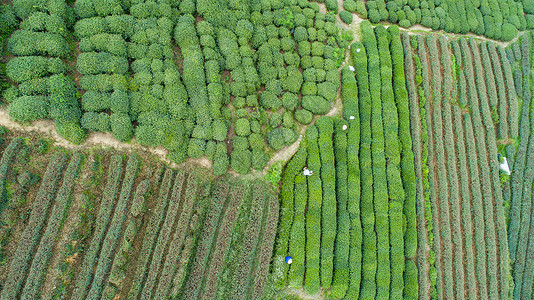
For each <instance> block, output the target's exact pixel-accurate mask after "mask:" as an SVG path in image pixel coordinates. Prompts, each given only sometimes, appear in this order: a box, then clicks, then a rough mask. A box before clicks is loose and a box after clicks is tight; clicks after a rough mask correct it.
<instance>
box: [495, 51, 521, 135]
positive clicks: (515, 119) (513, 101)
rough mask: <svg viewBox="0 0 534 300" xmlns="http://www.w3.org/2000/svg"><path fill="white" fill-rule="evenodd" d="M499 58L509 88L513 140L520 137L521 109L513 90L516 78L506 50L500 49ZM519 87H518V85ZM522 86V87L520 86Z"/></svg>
mask: <svg viewBox="0 0 534 300" xmlns="http://www.w3.org/2000/svg"><path fill="white" fill-rule="evenodd" d="M498 51H499V57H500V59H501V64H502V68H503V72H504V82H505V85H506V86H507V87H510V88H507V89H506V91H507V93H506V94H507V98H508V123H509V124H510V125H509V127H510V128H509V129H508V130H509V135H510V137H511V138H513V139H515V138H517V135H518V130H519V128H518V126H519V108H518V100H517V95H516V93H515V90H514V89H513V88H511V87H512V86H513V85H514V78H513V74H512V67H511V66H510V62H509V61H508V60H507V59H505V56H506V55H505V53H504V48H502V47H499V48H498ZM516 86H518V85H516ZM519 86H521V85H519Z"/></svg>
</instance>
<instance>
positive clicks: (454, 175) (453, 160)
mask: <svg viewBox="0 0 534 300" xmlns="http://www.w3.org/2000/svg"><path fill="white" fill-rule="evenodd" d="M439 47H440V50H441V64H442V66H443V69H444V70H445V71H444V74H443V75H444V76H443V99H442V101H441V107H442V108H441V114H442V120H443V123H442V125H443V143H444V148H445V157H446V162H447V163H446V172H447V180H448V183H449V198H448V202H449V210H450V216H451V234H452V236H451V238H452V243H453V244H454V246H455V247H454V252H453V255H454V256H453V269H454V281H455V282H458V283H459V284H457V285H456V288H455V292H456V295H457V297H463V296H464V295H465V290H464V281H465V278H466V276H465V274H464V259H465V258H464V245H463V239H462V235H463V233H462V225H461V211H460V201H461V200H460V193H459V186H458V184H459V183H458V169H457V167H456V166H457V157H456V151H455V149H454V146H455V137H454V133H453V121H452V113H451V102H452V101H453V98H452V95H451V93H450V91H451V90H452V87H453V75H452V72H453V71H454V70H453V68H452V59H451V51H450V49H449V41H448V39H447V38H446V37H444V36H442V37H440V38H439ZM490 70H491V69H490Z"/></svg>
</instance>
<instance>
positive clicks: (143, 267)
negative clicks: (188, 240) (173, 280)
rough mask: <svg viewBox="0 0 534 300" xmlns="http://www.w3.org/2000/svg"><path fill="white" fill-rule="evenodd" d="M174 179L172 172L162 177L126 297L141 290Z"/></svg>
mask: <svg viewBox="0 0 534 300" xmlns="http://www.w3.org/2000/svg"><path fill="white" fill-rule="evenodd" d="M173 177H174V171H173V170H171V169H167V170H166V171H165V175H164V176H163V181H162V182H161V184H160V187H159V195H158V202H157V203H158V205H157V207H156V208H155V209H154V212H153V214H152V216H151V218H150V221H149V223H148V225H147V227H146V232H145V236H144V237H143V244H142V246H141V250H140V252H139V253H140V254H139V257H138V259H137V263H136V267H135V273H136V276H135V278H134V280H133V282H132V285H131V287H130V290H129V292H128V297H137V295H139V293H140V292H141V290H142V288H143V282H144V280H145V275H146V273H147V268H148V267H149V266H148V264H149V263H150V262H149V261H148V260H149V258H150V256H151V254H152V250H153V249H154V244H155V243H156V240H157V238H158V234H159V231H160V229H161V226H162V223H163V219H164V217H165V212H166V211H167V207H168V206H169V203H168V202H169V196H170V193H171V188H172V181H173Z"/></svg>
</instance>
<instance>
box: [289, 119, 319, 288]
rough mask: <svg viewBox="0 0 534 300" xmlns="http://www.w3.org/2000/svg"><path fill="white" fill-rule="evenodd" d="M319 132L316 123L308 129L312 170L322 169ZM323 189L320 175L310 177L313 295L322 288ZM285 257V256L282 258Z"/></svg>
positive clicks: (308, 245) (309, 248) (309, 244)
mask: <svg viewBox="0 0 534 300" xmlns="http://www.w3.org/2000/svg"><path fill="white" fill-rule="evenodd" d="M318 137H319V132H318V130H317V127H316V126H315V125H311V126H309V127H308V129H307V130H306V139H307V141H308V163H307V165H308V168H309V169H310V170H312V171H314V170H315V172H317V171H318V170H321V158H320V153H319V145H318V144H317V140H318ZM322 201H323V189H322V183H321V177H320V176H317V175H316V176H313V175H312V176H311V177H309V179H308V211H307V213H306V274H305V286H304V288H305V290H306V292H307V293H308V294H310V295H313V294H315V293H317V292H318V291H319V289H320V285H321V282H320V279H319V276H320V253H321V250H320V249H321V205H322ZM282 259H283V258H282Z"/></svg>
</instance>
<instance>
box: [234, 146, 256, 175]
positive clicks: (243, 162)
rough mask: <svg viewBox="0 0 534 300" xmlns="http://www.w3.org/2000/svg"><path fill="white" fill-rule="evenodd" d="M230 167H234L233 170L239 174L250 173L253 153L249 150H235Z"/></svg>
mask: <svg viewBox="0 0 534 300" xmlns="http://www.w3.org/2000/svg"><path fill="white" fill-rule="evenodd" d="M230 165H231V166H232V169H234V171H236V172H237V173H239V174H248V173H250V167H251V165H252V153H251V152H250V151H249V150H236V149H234V150H233V151H232V154H231V156H230Z"/></svg>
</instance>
